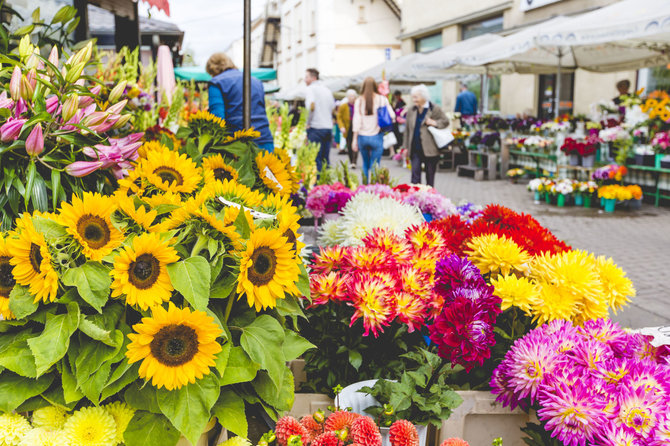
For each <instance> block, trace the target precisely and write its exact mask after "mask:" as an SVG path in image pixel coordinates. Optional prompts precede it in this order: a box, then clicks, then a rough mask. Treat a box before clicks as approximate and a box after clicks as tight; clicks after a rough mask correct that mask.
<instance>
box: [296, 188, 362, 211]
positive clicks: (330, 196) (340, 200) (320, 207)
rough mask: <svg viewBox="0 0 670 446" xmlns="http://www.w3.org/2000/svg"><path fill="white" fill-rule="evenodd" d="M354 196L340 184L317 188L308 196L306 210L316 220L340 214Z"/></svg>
mask: <svg viewBox="0 0 670 446" xmlns="http://www.w3.org/2000/svg"><path fill="white" fill-rule="evenodd" d="M352 196H353V192H352V191H351V189H349V188H348V187H346V186H345V185H343V184H342V183H340V182H335V183H333V184H322V185H320V186H316V187H314V188H313V189H311V190H310V191H309V193H308V194H307V203H306V205H305V208H306V209H307V210H308V211H310V212H311V213H312V215H313V216H314V217H316V218H321V217H323V215H324V214H326V213H338V212H340V211H341V210H342V209H343V208H344V206H345V205H346V204H347V202H348V201H349V200H350V199H351V197H352Z"/></svg>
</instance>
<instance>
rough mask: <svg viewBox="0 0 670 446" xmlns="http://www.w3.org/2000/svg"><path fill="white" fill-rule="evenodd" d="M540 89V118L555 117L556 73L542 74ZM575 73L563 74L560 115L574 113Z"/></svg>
mask: <svg viewBox="0 0 670 446" xmlns="http://www.w3.org/2000/svg"><path fill="white" fill-rule="evenodd" d="M539 84H540V91H539V93H538V99H539V104H538V110H539V113H538V115H539V116H538V117H539V118H540V119H553V118H554V116H555V114H556V113H555V111H554V110H555V106H556V75H555V74H541V75H540V82H539ZM574 85H575V75H574V73H563V74H561V97H560V101H559V115H563V114H566V113H569V114H572V107H573V101H574Z"/></svg>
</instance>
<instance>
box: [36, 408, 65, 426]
mask: <svg viewBox="0 0 670 446" xmlns="http://www.w3.org/2000/svg"><path fill="white" fill-rule="evenodd" d="M66 418H67V412H66V411H65V409H63V408H61V407H58V406H46V407H42V408H39V409H35V411H34V412H33V417H32V420H33V426H35V427H43V428H44V429H48V430H58V429H61V428H62V427H63V424H64V423H65V420H66Z"/></svg>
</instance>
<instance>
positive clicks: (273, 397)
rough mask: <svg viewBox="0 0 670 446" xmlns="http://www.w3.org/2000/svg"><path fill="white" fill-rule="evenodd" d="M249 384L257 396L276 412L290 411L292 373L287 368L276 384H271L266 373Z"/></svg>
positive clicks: (292, 395)
mask: <svg viewBox="0 0 670 446" xmlns="http://www.w3.org/2000/svg"><path fill="white" fill-rule="evenodd" d="M251 384H252V385H253V386H254V390H256V393H258V396H260V397H261V398H262V399H263V401H265V402H266V403H267V404H268V405H270V406H272V407H274V408H275V409H276V410H277V411H278V412H283V411H286V410H291V407H293V398H294V394H293V388H294V384H293V373H291V370H290V369H289V368H288V367H284V368H283V370H282V374H281V377H280V380H279V381H278V382H277V383H275V382H273V380H271V379H270V376H269V375H268V374H267V373H265V372H260V373H259V374H258V376H257V377H256V379H254V381H253V382H252V383H251Z"/></svg>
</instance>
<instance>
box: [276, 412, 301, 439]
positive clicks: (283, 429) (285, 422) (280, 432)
mask: <svg viewBox="0 0 670 446" xmlns="http://www.w3.org/2000/svg"><path fill="white" fill-rule="evenodd" d="M275 435H276V436H277V443H279V446H286V445H287V444H288V439H289V438H291V436H293V435H299V436H300V437H301V438H302V444H303V445H304V444H307V439H308V437H309V435H308V434H307V430H306V429H305V428H304V427H303V425H302V424H300V422H299V421H298V420H296V419H295V418H293V417H292V416H290V415H287V416H284V417H281V418H280V419H278V420H277V424H276V425H275Z"/></svg>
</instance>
